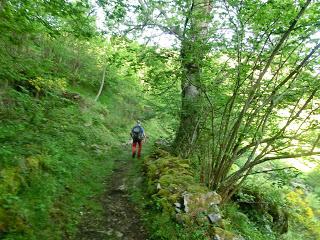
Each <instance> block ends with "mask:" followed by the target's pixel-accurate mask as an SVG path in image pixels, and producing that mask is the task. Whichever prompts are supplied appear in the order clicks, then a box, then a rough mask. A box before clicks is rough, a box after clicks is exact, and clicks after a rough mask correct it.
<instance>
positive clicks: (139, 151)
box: [138, 141, 142, 158]
mask: <svg viewBox="0 0 320 240" xmlns="http://www.w3.org/2000/svg"><path fill="white" fill-rule="evenodd" d="M138 144H139V148H138V158H139V157H141V150H142V141H139V142H138Z"/></svg>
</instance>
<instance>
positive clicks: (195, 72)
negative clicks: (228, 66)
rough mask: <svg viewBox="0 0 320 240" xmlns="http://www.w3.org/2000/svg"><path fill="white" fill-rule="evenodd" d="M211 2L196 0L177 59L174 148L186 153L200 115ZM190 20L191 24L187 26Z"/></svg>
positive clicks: (193, 140)
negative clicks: (179, 72)
mask: <svg viewBox="0 0 320 240" xmlns="http://www.w3.org/2000/svg"><path fill="white" fill-rule="evenodd" d="M210 12H211V5H210V1H209V0H195V1H193V3H192V5H191V7H190V13H189V15H188V16H186V20H185V29H184V33H183V40H182V47H181V52H180V59H181V65H182V82H181V89H182V93H181V97H182V105H181V112H180V126H179V128H178V131H177V133H176V138H175V141H174V144H173V149H174V151H175V153H176V154H177V155H180V156H182V157H188V156H189V155H190V154H191V153H192V151H193V150H194V146H195V144H196V143H197V140H198V137H199V125H200V121H201V115H202V94H201V78H200V73H201V68H202V66H201V65H202V61H203V59H204V57H205V54H206V52H207V51H206V50H208V49H207V45H206V42H207V37H208V34H207V31H208V23H209V20H210V19H211V17H210ZM189 23H190V28H189V29H187V26H188V24H189Z"/></svg>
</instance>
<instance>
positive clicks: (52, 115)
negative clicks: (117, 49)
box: [0, 89, 121, 239]
mask: <svg viewBox="0 0 320 240" xmlns="http://www.w3.org/2000/svg"><path fill="white" fill-rule="evenodd" d="M0 102H1V103H2V104H0V132H1V135H0V143H1V145H0V159H1V160H0V169H1V170H0V178H1V181H0V238H3V239H65V238H71V237H72V236H73V235H74V234H75V232H76V228H77V224H78V222H79V221H80V219H81V214H82V211H83V208H84V207H85V208H89V209H92V211H97V212H99V211H100V210H99V206H98V205H97V204H95V203H94V202H93V201H91V200H90V199H91V198H92V197H93V196H94V195H99V194H100V193H101V192H102V191H103V185H102V182H103V180H104V178H105V176H106V175H107V174H108V173H109V172H110V171H111V169H112V165H113V161H112V159H113V158H112V153H113V154H116V153H115V152H114V150H113V146H114V145H117V143H119V142H120V141H121V138H120V137H119V136H118V134H117V133H116V132H115V131H114V129H112V128H110V127H108V125H110V122H109V118H110V117H109V111H108V109H107V108H106V107H105V105H102V104H96V103H94V102H93V101H91V100H89V99H87V98H80V99H79V100H77V101H71V100H69V99H65V98H63V97H62V96H61V95H57V94H54V93H52V94H50V93H48V94H47V95H45V96H42V97H41V98H34V97H33V96H32V95H31V94H30V93H29V92H27V91H24V92H23V91H16V90H13V89H9V90H8V91H7V93H2V94H1V96H0ZM93 179H94V181H93Z"/></svg>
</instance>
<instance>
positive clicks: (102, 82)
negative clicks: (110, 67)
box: [94, 66, 107, 102]
mask: <svg viewBox="0 0 320 240" xmlns="http://www.w3.org/2000/svg"><path fill="white" fill-rule="evenodd" d="M106 70H107V66H105V67H104V69H103V76H102V80H101V85H100V89H99V92H98V94H97V96H96V98H95V99H94V101H96V102H97V101H98V99H99V97H100V95H101V92H102V89H103V86H104V78H105V76H106Z"/></svg>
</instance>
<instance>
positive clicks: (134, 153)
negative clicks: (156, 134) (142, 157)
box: [132, 141, 137, 157]
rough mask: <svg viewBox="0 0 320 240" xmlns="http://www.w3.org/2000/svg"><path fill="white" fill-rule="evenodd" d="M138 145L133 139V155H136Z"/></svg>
mask: <svg viewBox="0 0 320 240" xmlns="http://www.w3.org/2000/svg"><path fill="white" fill-rule="evenodd" d="M136 147H137V142H135V141H133V142H132V157H135V156H136Z"/></svg>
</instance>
